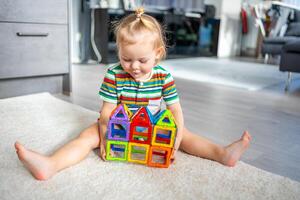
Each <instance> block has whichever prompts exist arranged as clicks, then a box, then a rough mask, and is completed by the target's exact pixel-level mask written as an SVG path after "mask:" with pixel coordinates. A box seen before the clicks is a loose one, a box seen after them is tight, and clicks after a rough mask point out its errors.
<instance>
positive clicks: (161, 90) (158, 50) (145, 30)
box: [15, 9, 251, 180]
mask: <svg viewBox="0 0 300 200" xmlns="http://www.w3.org/2000/svg"><path fill="white" fill-rule="evenodd" d="M115 35H116V42H117V47H118V56H119V60H120V63H118V64H117V65H115V66H112V67H110V68H109V69H108V71H107V73H106V75H105V78H104V80H103V83H102V86H101V88H100V91H99V94H100V96H101V98H102V99H103V105H102V108H101V113H100V118H99V121H98V123H95V124H92V125H91V126H90V127H88V128H87V129H85V130H84V131H83V132H82V133H80V135H79V136H78V137H77V138H76V139H74V140H72V141H70V142H69V143H67V144H65V145H64V146H62V147H61V148H60V149H58V150H57V151H55V152H54V153H53V154H52V155H50V156H45V155H41V154H39V153H36V152H34V151H31V150H28V149H26V148H25V147H24V146H22V145H21V144H20V143H18V142H16V143H15V148H16V151H17V155H18V157H19V159H20V160H21V161H22V162H23V164H24V165H25V166H26V167H27V168H28V170H29V171H30V172H31V173H32V175H33V176H34V177H35V178H36V179H38V180H46V179H49V178H50V177H52V176H53V175H55V174H56V173H57V172H59V171H60V170H62V169H65V168H67V167H69V166H72V165H74V164H76V163H78V162H80V161H81V160H83V159H84V158H85V157H86V156H87V155H88V154H89V152H90V151H92V150H93V149H95V148H99V147H100V157H101V158H102V159H103V160H105V156H106V152H105V133H106V130H107V123H108V120H109V116H110V114H111V112H112V111H113V109H114V108H115V107H116V106H117V105H118V104H120V103H124V104H127V105H129V107H130V108H131V109H133V110H134V109H136V108H137V107H138V106H148V107H149V109H150V110H151V111H152V112H155V111H156V110H157V109H159V108H160V105H161V100H163V101H164V102H165V103H166V106H167V108H168V109H170V110H171V112H172V114H173V116H174V118H175V121H176V124H177V136H176V143H175V146H174V149H175V151H174V154H173V155H172V156H173V158H174V157H175V154H176V152H177V150H178V149H180V150H182V151H185V152H187V153H189V154H191V155H194V156H199V157H202V158H207V159H211V160H215V161H217V162H219V163H222V164H223V165H226V166H234V165H235V164H236V162H237V161H238V160H239V159H240V157H241V155H242V154H243V152H244V151H245V150H246V149H247V147H248V145H249V142H250V140H251V136H250V134H249V133H248V132H246V131H245V132H244V134H243V135H242V137H241V138H240V139H239V140H237V141H235V142H233V143H232V144H230V145H228V146H226V147H222V146H219V145H217V144H214V143H212V142H211V141H209V140H207V139H205V138H203V137H201V136H199V135H197V134H194V133H192V132H190V131H189V130H188V129H187V128H186V127H185V126H184V120H183V114H182V110H181V106H180V103H179V98H178V95H177V91H176V87H175V84H174V80H173V77H172V76H171V74H170V73H169V72H168V71H166V70H165V69H164V68H163V67H161V66H159V65H157V64H158V62H159V61H160V60H161V59H162V58H164V57H165V55H166V45H165V38H164V33H163V30H162V28H161V26H160V24H159V23H158V22H157V21H156V20H155V19H154V18H153V17H151V16H149V15H147V14H144V13H143V9H138V10H137V11H136V13H135V14H130V15H128V16H127V17H125V18H123V19H122V20H121V21H120V22H119V23H118V24H117V26H116V27H115Z"/></svg>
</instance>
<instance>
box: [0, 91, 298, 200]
mask: <svg viewBox="0 0 300 200" xmlns="http://www.w3.org/2000/svg"><path fill="white" fill-rule="evenodd" d="M97 116H98V114H97V113H95V112H92V111H89V110H86V109H84V108H81V107H79V106H76V105H72V104H70V103H67V102H64V101H62V100H59V99H56V98H55V97H53V96H51V95H50V94H48V93H42V94H36V95H29V96H23V97H16V98H10V99H2V100H0V136H1V138H0V156H1V159H0V169H1V170H0V198H1V199H9V200H11V199H70V200H74V199H299V197H300V183H299V182H295V181H292V180H290V179H288V178H285V177H281V176H278V175H275V174H271V173H269V172H266V171H263V170H260V169H258V168H255V167H253V166H250V165H248V164H245V163H243V162H239V163H238V165H237V166H236V167H234V168H228V167H224V166H222V165H220V164H218V163H216V162H212V161H209V160H205V159H201V158H196V157H193V156H190V155H187V154H184V153H179V154H178V156H177V160H176V163H175V164H173V165H171V167H170V168H168V169H155V168H149V167H145V166H141V165H136V164H128V163H117V162H102V161H101V160H100V158H99V157H98V156H97V153H98V151H95V152H91V153H90V154H89V156H88V157H87V159H85V160H84V161H83V162H81V163H80V164H78V165H76V166H73V167H70V168H68V169H66V170H64V171H62V172H60V173H59V174H57V175H56V176H54V177H53V178H52V179H51V180H49V181H44V182H41V181H36V180H35V179H34V178H33V177H32V176H31V175H30V173H29V172H28V171H27V170H26V169H25V168H24V167H23V165H22V164H21V163H20V162H19V160H18V158H17V156H16V154H15V150H14V146H13V144H14V142H15V141H16V140H19V141H20V142H21V143H23V144H25V145H26V146H27V147H30V148H32V149H35V150H37V151H39V152H43V153H51V152H52V151H53V150H54V149H56V148H58V147H59V146H61V145H62V144H64V143H65V142H67V141H69V140H70V139H71V138H74V137H76V136H77V135H78V133H79V132H80V130H82V129H84V128H85V127H87V126H88V125H89V124H91V123H93V122H95V120H96V119H97Z"/></svg>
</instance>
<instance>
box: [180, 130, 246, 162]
mask: <svg viewBox="0 0 300 200" xmlns="http://www.w3.org/2000/svg"><path fill="white" fill-rule="evenodd" d="M250 140H251V136H250V134H249V133H248V132H247V131H245V132H244V134H243V135H242V137H241V138H240V139H239V140H237V141H235V142H233V143H231V144H230V145H228V146H226V147H222V146H220V145H217V144H214V143H212V142H211V141H209V140H207V139H206V138H203V137H201V136H199V135H196V134H194V133H192V132H190V131H189V130H187V129H186V128H184V133H183V138H182V141H181V144H180V149H181V150H183V151H185V152H187V153H189V154H192V155H195V156H199V157H202V158H207V159H210V160H215V161H217V162H219V163H221V164H224V165H227V166H234V165H235V164H236V162H237V161H238V160H239V159H240V157H241V155H242V154H243V153H244V151H245V150H246V149H247V148H248V146H249V142H250Z"/></svg>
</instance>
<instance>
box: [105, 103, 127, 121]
mask: <svg viewBox="0 0 300 200" xmlns="http://www.w3.org/2000/svg"><path fill="white" fill-rule="evenodd" d="M131 116H132V112H131V111H130V110H129V109H128V107H127V106H126V105H125V104H119V105H118V106H117V107H116V108H115V109H114V110H113V112H112V114H111V116H110V118H111V119H118V120H126V121H130V118H131Z"/></svg>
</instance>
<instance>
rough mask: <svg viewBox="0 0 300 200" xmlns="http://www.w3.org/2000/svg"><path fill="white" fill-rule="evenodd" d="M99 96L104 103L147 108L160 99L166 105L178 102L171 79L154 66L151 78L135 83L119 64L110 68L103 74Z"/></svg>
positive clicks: (168, 74)
mask: <svg viewBox="0 0 300 200" xmlns="http://www.w3.org/2000/svg"><path fill="white" fill-rule="evenodd" d="M99 94H100V96H101V98H102V99H103V100H104V101H106V102H109V103H115V104H120V103H123V104H127V105H129V106H130V105H132V106H134V105H135V106H148V104H151V102H160V100H161V99H162V98H163V100H164V101H165V103H166V105H171V104H173V103H176V102H178V101H179V98H178V94H177V91H176V87H175V83H174V79H173V77H172V76H171V74H170V73H169V72H168V71H166V70H165V69H164V68H162V67H161V66H155V67H154V68H153V69H152V77H151V78H150V79H149V80H147V81H145V82H137V81H135V80H134V79H133V78H132V77H131V75H130V74H128V73H127V72H125V71H124V70H123V68H122V67H121V65H120V64H117V65H115V66H112V67H110V68H109V69H108V70H107V73H106V74H105V77H104V80H103V83H102V85H101V88H100V91H99Z"/></svg>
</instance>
